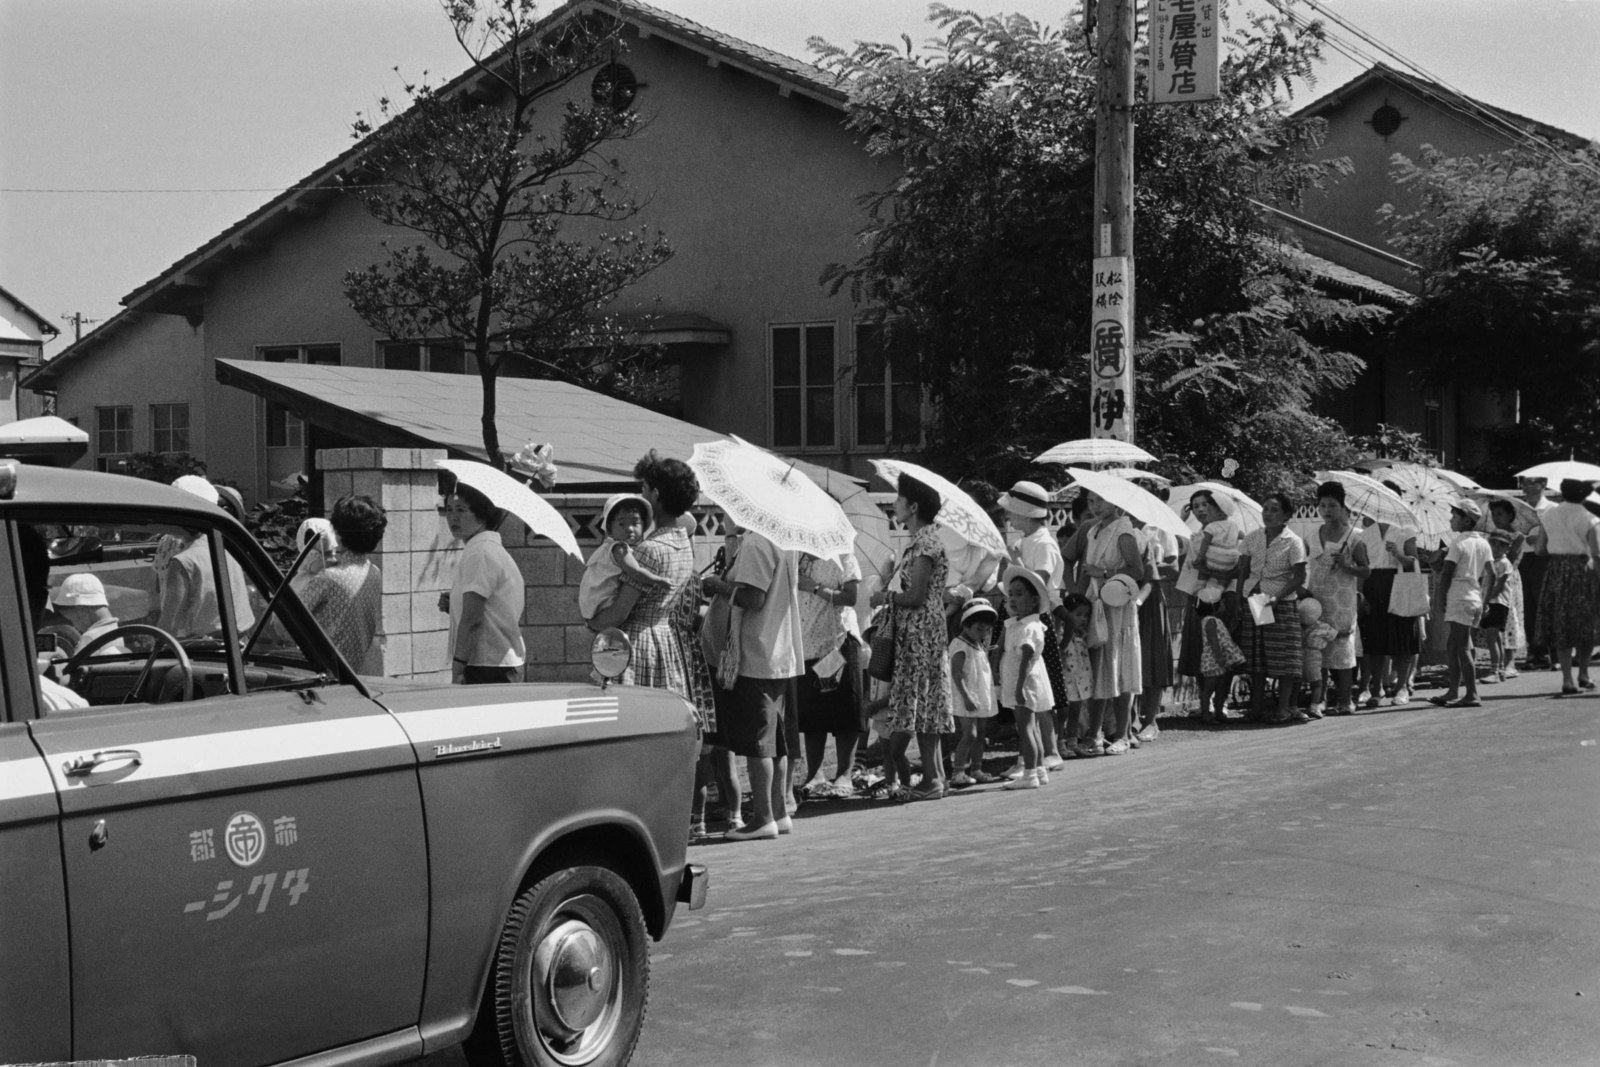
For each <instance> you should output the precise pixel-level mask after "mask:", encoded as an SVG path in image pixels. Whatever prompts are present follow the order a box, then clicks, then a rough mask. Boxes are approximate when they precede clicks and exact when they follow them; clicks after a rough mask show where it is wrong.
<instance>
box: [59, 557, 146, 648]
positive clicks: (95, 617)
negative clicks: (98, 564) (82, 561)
mask: <svg viewBox="0 0 1600 1067" xmlns="http://www.w3.org/2000/svg"><path fill="white" fill-rule="evenodd" d="M50 599H51V601H52V602H53V603H54V604H55V608H56V611H58V612H60V613H61V615H62V616H63V617H64V618H65V619H66V620H67V621H68V622H70V623H71V624H72V626H73V629H75V630H77V631H78V633H79V634H80V635H81V636H80V637H79V638H78V645H77V647H78V648H86V647H87V646H88V644H89V642H90V641H93V640H94V639H95V638H97V637H100V636H101V635H102V634H106V633H109V632H110V631H112V630H115V629H116V628H117V627H118V626H119V625H121V624H120V623H119V622H118V621H117V617H116V616H115V615H113V614H111V605H110V604H109V603H108V602H107V600H106V587H105V586H104V585H102V584H101V582H100V579H99V578H97V577H95V576H94V575H93V574H88V573H78V574H69V575H67V576H66V578H65V579H64V580H63V581H62V583H61V587H60V588H59V589H57V590H56V591H55V595H54V596H52V597H51V598H50ZM127 651H128V647H127V646H126V645H124V644H123V643H122V641H121V639H120V638H119V639H118V640H115V641H108V642H106V643H105V644H104V645H102V646H100V648H99V649H97V650H96V652H95V655H97V656H114V655H117V654H119V653H125V652H127Z"/></svg>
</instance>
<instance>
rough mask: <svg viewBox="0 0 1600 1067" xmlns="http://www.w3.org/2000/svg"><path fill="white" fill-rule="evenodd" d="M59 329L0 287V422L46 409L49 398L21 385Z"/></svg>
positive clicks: (23, 417)
mask: <svg viewBox="0 0 1600 1067" xmlns="http://www.w3.org/2000/svg"><path fill="white" fill-rule="evenodd" d="M60 332H61V331H60V330H58V329H56V327H55V326H54V325H53V324H51V322H50V320H49V319H46V318H45V317H44V316H43V315H41V314H39V313H38V312H37V311H35V310H33V309H32V308H31V307H29V306H28V305H27V304H24V303H23V302H22V300H21V299H20V298H18V297H15V296H13V295H12V294H11V293H9V292H7V291H6V290H5V289H0V425H3V424H4V423H8V422H15V421H16V420H17V419H31V418H33V417H34V416H35V415H44V414H53V412H48V411H47V410H46V409H47V405H48V403H49V400H50V398H49V397H48V395H41V394H39V393H37V392H34V391H33V390H24V389H21V388H20V385H21V383H22V381H23V379H25V378H27V377H28V375H30V374H32V373H33V372H34V371H36V370H38V369H39V366H40V365H41V364H42V363H43V362H44V346H45V342H46V341H48V340H50V338H52V337H55V336H56V335H57V334H59V333H60Z"/></svg>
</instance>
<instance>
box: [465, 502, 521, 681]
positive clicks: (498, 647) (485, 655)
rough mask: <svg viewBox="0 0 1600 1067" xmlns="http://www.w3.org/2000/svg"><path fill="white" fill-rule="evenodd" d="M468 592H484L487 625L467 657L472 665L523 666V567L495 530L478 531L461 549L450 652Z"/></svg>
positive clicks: (484, 621) (481, 593)
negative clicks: (507, 549)
mask: <svg viewBox="0 0 1600 1067" xmlns="http://www.w3.org/2000/svg"><path fill="white" fill-rule="evenodd" d="M468 593H477V594H478V595H479V596H481V597H483V626H482V627H481V628H480V630H479V634H480V637H479V641H478V647H477V648H476V649H474V650H473V652H472V654H471V655H470V656H468V657H466V659H467V660H468V665H469V666H473V667H520V666H522V664H523V663H524V661H525V659H526V657H527V648H526V646H524V645H523V643H522V609H523V605H524V602H525V597H526V590H525V589H524V587H523V581H522V572H521V571H520V570H518V569H517V564H516V561H515V560H513V559H512V558H511V553H509V552H507V551H506V549H505V545H503V544H502V543H501V542H500V534H499V532H498V531H496V530H484V531H482V532H480V533H477V534H474V535H473V536H472V539H471V540H470V541H468V542H467V547H466V548H464V549H462V551H461V562H460V563H458V564H457V565H456V584H455V587H454V588H453V589H451V590H450V655H451V658H452V659H454V658H457V657H460V655H461V654H460V653H459V652H457V651H456V631H457V630H458V629H460V626H461V606H462V603H463V601H464V598H465V597H466V595H467V594H468Z"/></svg>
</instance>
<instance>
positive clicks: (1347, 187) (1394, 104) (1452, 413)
mask: <svg viewBox="0 0 1600 1067" xmlns="http://www.w3.org/2000/svg"><path fill="white" fill-rule="evenodd" d="M1295 114H1296V115H1297V116H1301V117H1308V118H1320V119H1322V120H1323V121H1324V122H1326V123H1327V130H1326V137H1325V139H1324V141H1323V144H1322V147H1321V149H1320V150H1319V151H1318V152H1317V153H1316V157H1317V158H1320V159H1338V158H1344V159H1347V160H1349V162H1350V165H1351V167H1352V172H1351V173H1350V174H1349V175H1348V176H1346V177H1344V178H1342V179H1341V180H1339V181H1338V182H1336V183H1333V184H1331V185H1329V186H1328V187H1327V188H1326V189H1322V190H1311V191H1308V192H1307V193H1306V194H1305V198H1304V200H1303V201H1302V203H1301V204H1299V205H1298V206H1295V207H1292V208H1291V207H1288V206H1285V205H1277V206H1271V207H1268V208H1267V209H1266V210H1268V211H1269V212H1270V214H1271V216H1272V217H1273V218H1274V220H1275V221H1276V222H1277V224H1278V225H1279V227H1280V228H1281V229H1282V230H1283V232H1284V234H1285V235H1286V236H1287V237H1288V238H1289V239H1290V240H1292V241H1293V242H1295V243H1296V244H1297V245H1299V246H1300V248H1301V249H1303V250H1304V252H1305V253H1306V254H1309V255H1313V256H1316V257H1318V258H1320V259H1322V260H1324V261H1327V262H1330V263H1332V264H1334V265H1336V266H1337V267H1338V268H1340V269H1341V270H1343V271H1346V272H1349V273H1350V274H1351V275H1353V276H1354V277H1356V278H1361V279H1366V280H1376V281H1377V282H1380V283H1382V284H1383V285H1385V286H1387V287H1389V288H1390V289H1391V290H1398V291H1400V292H1402V293H1412V294H1414V293H1415V292H1416V291H1417V277H1416V265H1415V264H1413V263H1411V262H1409V261H1407V260H1406V259H1405V258H1404V257H1403V256H1401V255H1398V254H1397V253H1396V252H1395V251H1394V250H1393V249H1392V248H1391V247H1389V245H1388V244H1387V240H1386V238H1387V234H1386V232H1385V230H1384V228H1383V226H1382V224H1381V222H1380V219H1379V216H1378V209H1379V208H1380V207H1382V206H1383V205H1384V204H1393V205H1394V206H1395V207H1396V208H1397V209H1399V210H1401V211H1405V210H1407V209H1408V207H1410V206H1411V205H1412V204H1413V203H1414V202H1413V201H1412V200H1411V199H1410V193H1409V192H1408V190H1406V189H1405V188H1404V187H1402V186H1400V185H1397V184H1396V183H1395V182H1394V181H1393V180H1392V179H1391V177H1390V168H1391V160H1392V159H1393V157H1394V156H1395V155H1396V154H1399V155H1403V156H1406V157H1407V158H1409V159H1413V160H1417V159H1420V158H1421V156H1422V150H1423V146H1425V145H1427V146H1431V147H1433V148H1434V149H1437V150H1438V151H1439V152H1442V153H1443V154H1444V155H1446V156H1449V157H1458V156H1477V155H1488V154H1493V153H1498V152H1504V151H1506V150H1507V149H1510V148H1519V147H1520V148H1527V147H1530V146H1536V147H1537V146H1544V147H1549V148H1554V149H1559V150H1562V151H1571V150H1574V149H1579V148H1583V147H1585V146H1587V145H1588V144H1589V142H1588V141H1587V140H1586V139H1585V138H1583V137H1580V136H1578V135H1577V134H1574V133H1570V132H1568V131H1566V130H1563V129H1560V128H1558V127H1555V126H1551V125H1549V124H1548V123H1544V122H1540V121H1538V120H1537V119H1531V118H1528V117H1526V116H1524V115H1518V114H1516V113H1515V112H1511V111H1507V110H1505V109H1504V108H1499V107H1494V106H1493V105H1490V104H1487V103H1484V102H1482V101H1479V100H1474V99H1472V98H1471V97H1467V96H1463V95H1461V94H1459V93H1456V92H1453V91H1452V90H1450V89H1449V88H1447V87H1446V86H1443V85H1439V84H1437V83H1434V82H1431V81H1427V80H1425V79H1422V78H1419V77H1417V76H1415V75H1412V74H1407V73H1405V72H1404V71H1400V70H1396V69H1394V68H1393V67H1389V66H1387V65H1384V64H1381V63H1380V64H1377V65H1374V66H1373V67H1371V68H1370V69H1368V70H1366V71H1364V72H1362V73H1361V74H1359V75H1357V76H1356V77H1355V78H1352V79H1351V80H1350V81H1348V82H1346V83H1344V84H1343V85H1340V86H1338V87H1337V88H1335V89H1333V90H1332V91H1331V92H1328V93H1327V94H1325V95H1323V96H1320V97H1318V98H1317V99H1315V100H1313V101H1312V102H1310V103H1309V104H1307V105H1305V106H1304V107H1302V108H1300V109H1299V111H1297V112H1296V113H1295ZM1384 302H1390V301H1384ZM1391 306H1393V303H1392V302H1391ZM1360 354H1361V355H1362V356H1363V357H1364V358H1365V359H1366V360H1367V369H1366V372H1365V373H1364V374H1363V375H1362V377H1361V379H1360V380H1359V381H1358V382H1357V383H1356V384H1355V386H1354V387H1352V388H1350V389H1348V390H1345V391H1344V392H1343V393H1342V394H1341V395H1339V396H1338V397H1335V398H1332V399H1331V400H1330V401H1329V402H1328V403H1327V405H1326V406H1325V410H1326V411H1327V413H1328V414H1330V415H1333V416H1334V417H1336V418H1338V419H1339V420H1340V421H1341V422H1343V423H1344V424H1345V425H1346V426H1349V427H1351V428H1352V429H1356V430H1358V431H1361V432H1370V430H1371V429H1372V428H1373V427H1375V426H1376V425H1377V424H1378V423H1380V422H1382V423H1389V424H1391V425H1396V426H1400V427H1403V428H1405V429H1408V430H1412V431H1415V432H1418V433H1420V434H1422V436H1423V438H1424V440H1425V441H1426V442H1427V444H1428V446H1429V447H1430V448H1431V449H1432V450H1434V452H1435V453H1436V454H1437V455H1438V456H1439V457H1440V458H1441V459H1443V460H1446V461H1447V465H1449V466H1454V465H1455V464H1457V463H1463V462H1471V460H1472V459H1473V458H1474V441H1473V432H1472V431H1473V430H1474V429H1476V428H1487V427H1491V426H1496V425H1503V424H1505V423H1506V422H1508V421H1510V420H1512V419H1514V418H1515V417H1516V415H1515V411H1516V404H1515V400H1514V398H1507V397H1499V396H1495V395H1493V394H1491V393H1489V392H1488V391H1486V390H1482V389H1475V388H1473V387H1471V386H1470V385H1465V384H1464V385H1452V386H1449V387H1445V388H1419V387H1418V386H1417V385H1416V384H1415V383H1414V382H1413V381H1412V380H1411V376H1410V369H1411V368H1410V366H1409V365H1408V361H1407V360H1406V358H1405V355H1404V353H1394V352H1391V351H1388V350H1386V348H1385V346H1383V345H1374V346H1372V347H1371V349H1370V350H1366V351H1363V352H1361V353H1360Z"/></svg>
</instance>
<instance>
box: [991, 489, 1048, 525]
mask: <svg viewBox="0 0 1600 1067" xmlns="http://www.w3.org/2000/svg"><path fill="white" fill-rule="evenodd" d="M1000 506H1001V507H1003V508H1005V509H1006V510H1007V511H1009V512H1011V514H1013V515H1021V516H1022V517H1023V518H1025V519H1043V518H1046V517H1048V516H1049V514H1050V494H1049V493H1047V492H1045V491H1044V486H1042V485H1040V484H1039V483H1038V482H1018V483H1017V484H1016V485H1013V486H1012V487H1011V488H1010V490H1008V491H1007V492H1004V493H1001V494H1000Z"/></svg>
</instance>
